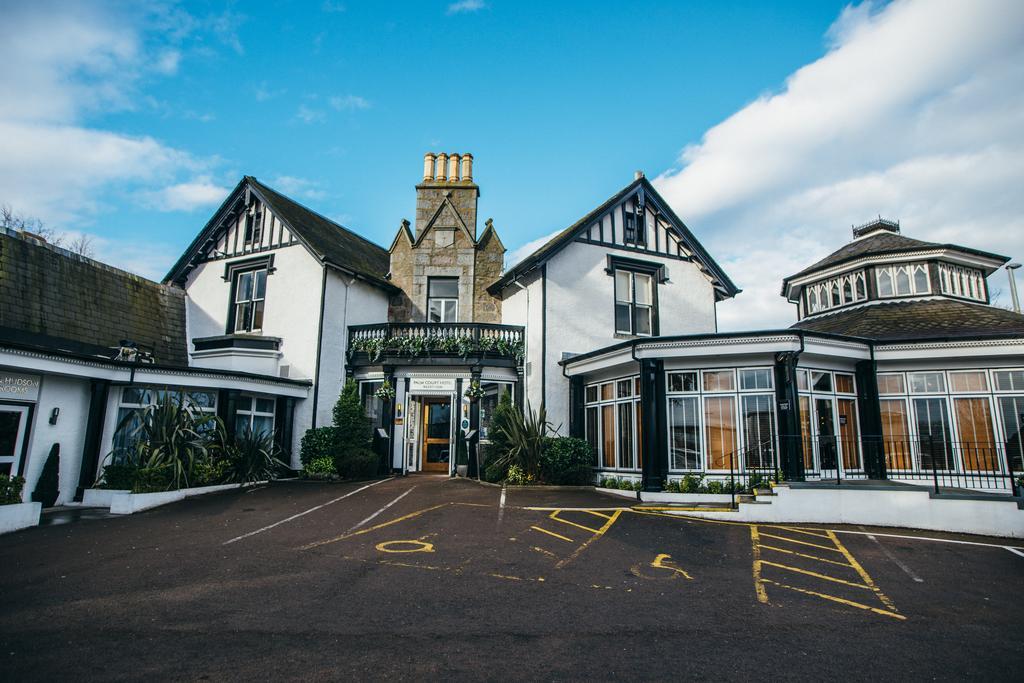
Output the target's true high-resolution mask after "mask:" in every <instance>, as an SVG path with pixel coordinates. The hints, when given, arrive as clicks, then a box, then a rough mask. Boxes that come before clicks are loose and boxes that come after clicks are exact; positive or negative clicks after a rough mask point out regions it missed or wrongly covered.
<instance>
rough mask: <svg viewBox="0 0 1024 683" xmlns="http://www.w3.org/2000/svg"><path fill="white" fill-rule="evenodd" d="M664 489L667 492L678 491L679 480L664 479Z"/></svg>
mask: <svg viewBox="0 0 1024 683" xmlns="http://www.w3.org/2000/svg"><path fill="white" fill-rule="evenodd" d="M664 488H665V491H666V492H668V493H679V480H678V479H667V480H665V486H664Z"/></svg>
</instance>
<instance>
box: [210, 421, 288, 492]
mask: <svg viewBox="0 0 1024 683" xmlns="http://www.w3.org/2000/svg"><path fill="white" fill-rule="evenodd" d="M222 449H223V451H224V454H225V455H226V456H227V459H228V460H229V461H230V463H231V464H230V471H231V480H232V481H236V482H241V483H249V482H254V481H264V480H267V479H275V478H276V477H277V473H278V471H279V470H280V468H283V467H287V465H285V464H284V463H283V462H281V459H280V456H281V449H280V447H279V446H278V445H277V444H276V443H274V435H273V434H270V433H267V432H259V433H258V434H253V433H252V432H251V431H249V430H248V429H247V430H245V432H243V433H242V434H238V435H236V436H235V442H234V443H233V444H227V445H224V446H222Z"/></svg>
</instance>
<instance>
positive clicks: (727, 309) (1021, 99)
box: [655, 0, 1024, 329]
mask: <svg viewBox="0 0 1024 683" xmlns="http://www.w3.org/2000/svg"><path fill="white" fill-rule="evenodd" d="M826 38H827V40H828V41H829V46H830V48H829V51H828V52H827V53H826V54H825V55H824V56H823V57H822V58H820V59H818V60H817V61H815V62H813V63H811V64H808V65H806V66H804V67H803V68H801V69H799V70H797V71H796V72H795V73H794V74H792V75H791V76H790V77H789V78H788V79H787V81H786V84H785V87H784V88H783V89H782V90H781V92H779V93H777V94H770V95H765V96H762V97H759V98H758V99H756V100H755V101H753V102H751V103H750V104H749V105H747V106H745V107H743V108H742V109H740V110H739V111H737V112H736V113H735V114H733V115H732V116H730V117H729V118H728V119H726V120H725V121H723V122H721V123H720V124H718V125H716V126H714V127H713V128H711V129H710V130H708V131H707V132H706V133H705V135H704V137H703V139H702V140H701V141H700V143H699V144H695V145H690V146H688V147H686V148H685V149H684V150H683V152H682V153H681V155H680V160H679V161H680V167H679V168H677V169H673V170H670V171H668V172H666V173H664V174H662V175H661V176H660V177H659V178H657V179H656V181H655V184H656V185H657V187H658V189H659V191H661V192H662V193H663V194H664V195H665V197H666V198H667V199H668V201H669V202H670V203H671V204H672V206H673V208H675V209H676V211H677V212H678V213H679V214H680V215H681V216H682V217H683V218H684V220H686V221H687V223H688V224H689V225H690V227H691V228H693V229H694V230H695V232H697V234H698V236H700V237H702V238H703V241H704V242H705V246H707V247H708V249H709V251H710V252H711V253H712V254H713V255H714V256H716V258H717V259H718V260H719V262H720V263H721V264H722V265H723V267H725V268H726V270H727V272H728V273H729V274H730V275H731V276H732V277H733V278H734V280H736V281H737V284H738V285H739V286H740V287H741V288H742V289H744V292H743V293H742V294H740V295H739V297H738V298H737V300H736V301H735V302H730V303H727V304H724V305H722V307H721V310H720V326H721V328H722V329H741V328H751V327H779V326H785V325H789V324H791V323H792V322H793V320H794V319H795V314H794V311H793V308H792V306H791V305H790V304H788V303H786V302H785V300H784V299H783V298H782V297H780V296H779V295H778V292H779V287H780V283H781V280H782V278H783V277H784V276H785V275H789V274H792V273H794V272H796V271H798V270H800V269H801V268H803V267H805V266H806V265H809V264H810V263H813V262H814V261H815V260H817V259H818V258H821V257H822V256H824V255H826V254H827V253H829V252H831V251H833V250H835V249H838V248H839V247H840V246H842V245H843V244H844V243H846V242H847V241H849V239H850V232H849V230H850V225H851V224H854V223H861V222H864V221H867V220H869V219H871V218H873V217H875V216H876V215H878V214H881V215H883V216H887V217H891V218H898V219H900V221H901V224H902V226H903V231H904V233H905V234H907V235H909V236H911V237H917V238H919V239H925V240H933V241H942V242H955V243H961V244H965V245H968V246H974V247H978V248H982V249H988V250H992V251H996V252H998V253H1007V254H1008V255H1017V256H1018V257H1019V256H1024V193H1021V192H1020V189H1019V188H1020V187H1022V186H1024V138H1022V137H1021V135H1020V131H1021V130H1022V129H1024V5H1022V4H1021V3H1018V2H1013V1H1012V0H984V1H979V2H972V3H962V2H957V1H956V0H937V1H930V0H905V1H902V2H894V3H892V4H889V5H886V6H884V7H882V8H878V7H876V6H874V5H871V4H862V5H859V6H855V7H848V8H846V9H845V10H844V11H843V13H842V14H841V15H840V17H839V18H838V19H837V21H836V22H835V24H834V25H833V27H832V28H831V29H830V31H829V33H828V35H827V36H826ZM996 277H999V276H996ZM1004 277H1005V276H1004ZM993 284H994V287H996V286H1000V285H1001V283H996V282H994V283H993Z"/></svg>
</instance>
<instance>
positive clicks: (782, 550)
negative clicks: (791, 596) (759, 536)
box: [761, 543, 853, 568]
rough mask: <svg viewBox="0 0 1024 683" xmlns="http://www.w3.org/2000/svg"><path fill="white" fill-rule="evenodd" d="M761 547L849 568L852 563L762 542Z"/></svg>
mask: <svg viewBox="0 0 1024 683" xmlns="http://www.w3.org/2000/svg"><path fill="white" fill-rule="evenodd" d="M761 548H762V549H763V550H774V551H775V552H779V553H786V554H787V555H796V556H797V557H806V558H807V559H808V560H815V561H817V562H828V563H829V564H837V565H839V566H840V567H850V568H852V567H853V565H852V564H847V563H845V562H836V561H835V560H826V559H825V558H824V557H818V556H817V555H808V554H806V553H798V552H796V551H795V550H786V549H785V548H776V547H775V546H773V545H765V544H764V543H762V544H761Z"/></svg>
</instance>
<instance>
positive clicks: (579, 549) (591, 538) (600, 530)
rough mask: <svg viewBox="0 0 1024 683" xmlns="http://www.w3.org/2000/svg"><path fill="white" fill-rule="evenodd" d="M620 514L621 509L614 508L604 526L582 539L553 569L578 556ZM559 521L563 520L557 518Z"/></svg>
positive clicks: (609, 527)
mask: <svg viewBox="0 0 1024 683" xmlns="http://www.w3.org/2000/svg"><path fill="white" fill-rule="evenodd" d="M621 514H622V510H616V511H615V512H613V513H612V516H611V519H609V520H608V521H607V522H605V523H604V526H602V527H601V528H600V529H598V530H597V531H595V532H594V535H593V536H591V537H590V538H588V539H587V540H586V541H584V542H583V543H582V544H581V545H580V547H578V548H576V550H574V551H572V555H570V556H569V557H567V558H565V559H564V560H562V561H561V562H559V563H558V564H556V565H555V569H561V568H562V567H564V566H565V565H567V564H569V563H570V562H572V561H573V560H575V559H576V558H577V557H579V554H580V553H582V552H583V551H584V550H586V549H587V546H589V545H590V544H591V543H593V542H594V541H596V540H597V539H599V538H601V537H602V536H604V533H605V532H606V531H608V530H609V529H611V528H612V524H615V520H617V519H618V518H619V515H621ZM559 521H564V520H559Z"/></svg>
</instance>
